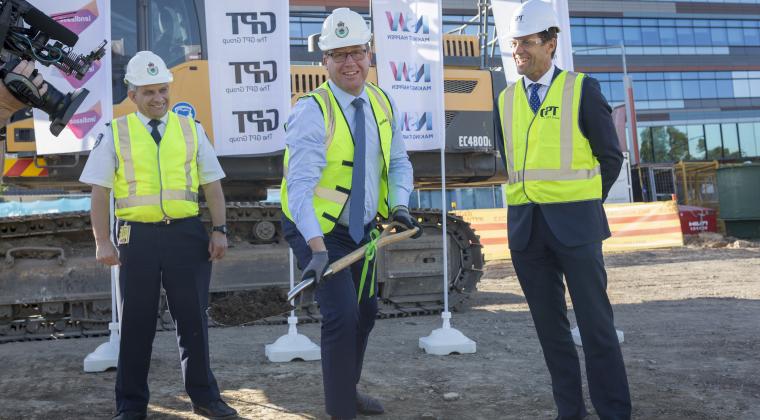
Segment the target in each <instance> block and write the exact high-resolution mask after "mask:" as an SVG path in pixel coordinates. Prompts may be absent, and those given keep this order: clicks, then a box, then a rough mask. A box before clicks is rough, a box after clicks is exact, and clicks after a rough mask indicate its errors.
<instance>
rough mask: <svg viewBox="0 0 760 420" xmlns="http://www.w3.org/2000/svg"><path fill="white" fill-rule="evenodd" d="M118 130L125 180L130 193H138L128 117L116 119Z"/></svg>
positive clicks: (131, 194)
mask: <svg viewBox="0 0 760 420" xmlns="http://www.w3.org/2000/svg"><path fill="white" fill-rule="evenodd" d="M116 132H117V133H118V135H119V151H120V152H121V158H122V159H123V160H124V180H125V181H127V186H128V188H129V195H130V196H133V195H135V194H137V180H136V179H135V163H134V160H132V143H131V142H130V137H129V125H128V122H127V117H126V116H124V117H121V118H119V119H118V120H116Z"/></svg>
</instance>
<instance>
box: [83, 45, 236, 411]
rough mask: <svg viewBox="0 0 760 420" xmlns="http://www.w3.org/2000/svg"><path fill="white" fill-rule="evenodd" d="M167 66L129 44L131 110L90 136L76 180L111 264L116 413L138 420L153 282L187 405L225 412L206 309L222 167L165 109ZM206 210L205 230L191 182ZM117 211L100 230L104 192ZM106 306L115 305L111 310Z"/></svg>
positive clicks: (187, 125)
mask: <svg viewBox="0 0 760 420" xmlns="http://www.w3.org/2000/svg"><path fill="white" fill-rule="evenodd" d="M172 80H173V77H172V74H171V72H170V71H169V70H168V69H167V68H166V64H165V63H164V61H163V60H162V59H161V57H159V56H157V55H156V54H154V53H152V52H150V51H140V52H138V53H137V54H136V55H135V56H134V57H133V58H132V59H131V60H129V63H128V64H127V73H126V76H125V77H124V81H125V83H127V85H128V95H129V99H130V100H132V102H134V103H135V105H136V106H137V112H135V113H131V114H128V115H126V116H123V117H120V118H116V119H114V120H113V121H112V122H111V124H110V126H111V130H109V131H108V134H107V135H106V136H105V137H104V138H100V139H98V142H97V143H96V145H95V147H94V148H93V150H92V151H91V152H90V156H89V158H88V159H87V164H86V165H85V168H84V171H83V172H82V176H81V177H80V179H79V180H80V181H81V182H84V183H87V184H91V185H92V210H91V219H92V230H93V233H94V235H95V244H96V258H97V260H98V261H100V262H102V263H103V264H106V265H109V266H110V265H119V266H120V270H119V286H120V289H121V298H122V308H123V309H122V313H121V319H120V322H121V325H120V326H121V343H120V348H119V362H118V368H117V373H116V408H117V411H118V414H117V415H116V417H115V418H116V419H120V420H132V419H143V418H145V416H146V410H147V407H148V400H149V396H150V395H149V391H148V370H149V368H150V357H151V349H152V344H153V337H154V336H155V332H156V313H157V312H158V302H159V294H160V290H161V287H163V288H164V290H166V296H167V300H168V303H169V310H170V312H171V315H172V318H173V319H174V323H175V326H176V328H177V343H178V345H179V350H180V357H181V361H182V377H183V379H184V382H185V390H186V391H187V393H188V395H189V396H190V399H191V401H192V408H193V412H194V413H196V414H199V415H202V416H205V417H208V418H215V419H222V418H224V419H226V418H234V417H236V415H237V412H236V411H235V410H234V409H233V408H231V407H230V406H228V405H227V404H226V403H225V402H224V401H222V399H221V396H220V394H219V387H218V386H217V383H216V379H215V378H214V375H213V373H212V372H211V366H210V362H209V354H208V331H207V325H208V324H207V322H208V321H207V316H206V308H207V306H208V290H209V282H210V279H211V263H212V261H214V260H219V259H221V258H222V257H223V256H224V254H225V251H226V249H227V237H226V233H227V230H226V226H225V202H224V194H223V192H222V186H221V182H220V179H222V178H223V177H224V172H223V171H222V168H221V166H220V165H219V162H218V160H217V158H216V153H215V152H214V149H213V146H211V143H210V142H209V140H208V138H207V137H206V134H205V132H204V130H203V127H201V125H200V123H196V122H195V121H193V120H192V118H189V117H185V116H181V115H178V114H175V113H174V112H171V111H169V83H171V82H172ZM199 187H202V188H203V192H204V196H205V197H206V202H207V204H208V207H209V211H210V213H211V220H212V223H213V226H214V227H213V230H212V233H211V237H210V238H209V236H208V233H207V232H206V229H205V228H204V226H203V224H202V223H201V220H200V218H199V217H198V215H199V211H198V189H199ZM111 189H113V196H114V199H115V215H116V217H117V219H118V222H117V224H116V229H115V230H116V232H115V233H116V234H115V238H113V239H114V240H115V241H116V243H117V244H118V250H117V248H116V247H115V246H114V244H113V242H112V238H111V237H110V236H109V194H110V191H111ZM113 310H115V308H113Z"/></svg>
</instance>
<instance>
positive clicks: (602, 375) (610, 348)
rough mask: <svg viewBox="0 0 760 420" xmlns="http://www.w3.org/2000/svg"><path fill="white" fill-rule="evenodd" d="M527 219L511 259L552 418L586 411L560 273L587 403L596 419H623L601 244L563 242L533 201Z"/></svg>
mask: <svg viewBox="0 0 760 420" xmlns="http://www.w3.org/2000/svg"><path fill="white" fill-rule="evenodd" d="M532 223H533V226H532V230H531V237H530V242H529V243H528V247H527V248H526V249H524V250H522V251H514V250H513V251H512V264H513V265H514V267H515V271H516V273H517V278H518V279H519V281H520V286H522V290H523V292H524V293H525V298H526V299H527V300H528V306H529V307H530V313H531V315H532V316H533V322H534V324H535V325H536V332H537V333H538V339H539V341H540V343H541V348H542V349H543V351H544V358H545V360H546V365H547V367H548V368H549V373H550V375H551V378H552V390H553V393H554V401H555V402H556V404H557V409H558V411H559V416H558V419H581V418H583V417H584V416H586V415H587V412H586V407H585V404H584V402H583V394H582V390H581V389H582V388H581V370H580V363H579V361H578V353H577V352H576V350H575V345H574V344H573V339H572V336H571V333H570V323H569V322H568V319H567V306H566V304H565V286H564V284H563V282H562V276H563V274H564V277H565V281H566V282H567V288H568V290H569V291H570V298H571V299H572V302H573V309H574V311H575V318H576V320H577V322H578V328H579V329H580V333H581V340H582V342H583V351H584V354H585V358H586V375H587V377H588V383H589V392H590V393H591V402H592V403H593V404H594V408H595V409H596V412H597V414H598V415H599V417H600V418H601V419H604V420H607V419H629V418H630V417H631V397H630V394H629V391H628V379H627V377H626V373H625V365H624V364H623V355H622V353H621V351H620V344H619V343H618V339H617V335H616V333H615V326H614V322H613V315H612V306H611V305H610V302H609V299H608V297H607V290H606V289H607V273H606V271H605V269H604V259H603V257H602V243H601V242H593V243H590V244H586V245H581V246H576V247H567V246H565V245H563V244H562V243H560V242H559V241H558V240H557V238H556V237H555V236H554V234H552V232H551V230H550V229H549V226H548V225H547V224H546V220H545V219H544V217H543V215H542V214H541V210H540V208H539V207H538V206H536V210H535V214H534V215H533V222H532Z"/></svg>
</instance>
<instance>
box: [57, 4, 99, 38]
mask: <svg viewBox="0 0 760 420" xmlns="http://www.w3.org/2000/svg"><path fill="white" fill-rule="evenodd" d="M50 17H51V18H53V20H55V21H56V22H58V23H60V24H61V25H63V26H65V27H66V29H68V30H70V31H71V32H74V33H75V34H77V35H79V34H81V33H82V32H83V31H84V30H85V29H87V27H88V26H90V25H92V23H93V22H95V20H97V19H98V2H97V0H92V1H91V2H89V3H87V5H86V6H84V7H83V8H81V9H79V10H75V11H73V12H63V13H56V14H53V15H50Z"/></svg>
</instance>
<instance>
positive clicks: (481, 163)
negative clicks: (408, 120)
mask: <svg viewBox="0 0 760 420" xmlns="http://www.w3.org/2000/svg"><path fill="white" fill-rule="evenodd" d="M111 4H112V6H111V7H112V10H111V23H112V40H111V52H112V63H113V97H114V105H113V111H114V117H119V116H122V115H125V114H127V113H130V112H134V111H135V110H136V109H135V106H134V105H133V104H132V103H131V102H130V101H129V99H128V98H127V97H126V88H125V87H124V85H123V83H122V80H123V76H124V68H125V65H126V62H127V61H128V60H129V58H130V57H131V56H132V55H134V53H135V52H137V51H139V50H152V51H153V52H155V53H157V54H158V55H160V56H161V57H162V58H163V59H164V60H165V61H166V63H167V65H168V66H170V67H171V70H172V72H173V75H174V82H173V84H172V86H171V89H172V95H171V103H172V105H174V104H177V106H175V107H174V109H175V111H176V112H180V113H181V112H182V111H183V109H182V107H183V106H185V107H186V105H187V104H192V107H193V108H194V118H195V119H197V120H198V121H200V122H201V123H202V124H203V126H204V128H205V129H206V132H207V133H209V136H212V135H213V128H212V120H211V109H210V108H211V105H210V99H211V96H210V95H212V94H213V93H212V92H210V90H209V76H208V74H209V72H208V62H207V61H206V58H207V55H206V42H205V34H204V30H203V28H204V25H203V22H204V20H203V10H204V2H203V0H184V1H158V0H153V1H147V0H120V1H118V2H112V3H111ZM326 15H327V12H324V13H322V12H320V13H316V12H313V11H299V10H298V9H297V8H293V7H291V15H290V19H291V63H292V65H291V68H290V81H291V92H292V101H293V102H295V101H296V100H297V99H298V98H299V97H300V96H302V95H303V94H305V93H307V92H309V91H311V90H312V89H314V88H316V87H317V86H319V85H320V84H321V83H322V82H323V81H325V79H326V77H327V72H326V70H325V69H324V68H323V67H322V66H321V65H319V62H320V61H321V55H320V53H319V52H316V51H310V49H309V48H308V45H307V44H308V42H309V41H308V40H307V39H305V37H294V36H293V33H294V30H293V26H294V25H296V24H297V25H299V27H303V30H308V29H309V28H313V27H314V23H315V22H321V20H322V19H323V18H324V17H325V16H326ZM156 23H157V24H156ZM317 30H318V29H317ZM443 49H444V78H445V81H444V89H445V111H446V146H445V161H446V183H447V187H450V188H457V187H473V186H486V185H496V184H502V183H504V182H505V174H504V171H503V169H502V168H501V164H500V163H499V160H500V157H499V156H498V149H497V148H496V146H495V144H494V141H493V139H494V127H493V112H494V109H493V103H494V101H493V99H494V95H495V94H497V93H498V92H500V91H501V89H502V88H503V83H504V82H503V77H495V76H494V73H493V72H492V71H490V70H488V69H486V68H484V67H483V65H482V60H481V45H480V42H479V38H478V37H477V36H471V35H461V34H446V35H445V36H444V39H443ZM369 80H370V81H372V82H376V81H377V75H376V71H375V68H374V67H373V68H371V70H370V75H369ZM22 114H23V111H22ZM23 116H24V115H22V117H23ZM29 116H30V113H27V114H26V118H21V119H18V120H17V121H15V122H13V123H11V124H9V125H8V126H7V131H6V139H5V142H3V155H2V158H3V159H4V161H5V162H4V164H3V165H0V166H2V167H3V168H4V173H3V175H4V176H3V178H2V184H3V186H4V188H6V189H7V190H13V191H23V192H25V193H39V194H43V193H54V194H59V195H60V194H66V195H72V196H74V194H86V193H88V186H87V185H83V184H81V183H79V182H78V178H79V175H80V174H81V172H82V169H83V167H84V164H85V162H86V161H87V152H84V153H75V154H60V155H44V156H42V155H38V154H37V153H36V148H35V141H34V129H33V120H32V118H29ZM211 140H212V141H213V138H211ZM410 159H411V161H412V165H413V167H414V181H415V188H416V189H421V190H424V189H433V188H440V185H441V178H440V155H439V152H438V151H430V152H410ZM220 162H221V164H222V167H223V169H224V171H225V173H226V175H227V176H226V178H225V179H224V180H223V187H224V191H225V196H226V200H227V203H226V205H227V221H228V227H229V234H228V238H229V242H230V248H229V250H228V252H227V255H226V256H225V258H224V260H223V261H221V262H218V263H215V265H214V268H213V274H212V282H211V305H212V306H213V305H214V302H215V301H218V300H219V299H224V298H226V297H229V296H231V295H235V294H240V293H244V292H245V293H248V292H251V291H256V290H265V289H268V288H271V287H277V288H281V289H283V290H287V289H288V286H289V264H290V262H289V257H288V248H287V243H286V241H285V240H284V238H283V237H282V229H281V226H280V219H281V210H280V206H279V203H277V202H272V201H267V196H268V195H267V192H268V191H270V192H271V191H273V190H275V189H276V188H278V187H279V184H280V180H281V178H282V152H278V153H274V154H262V155H253V156H245V157H227V156H225V157H220ZM201 207H202V215H201V216H202V218H203V219H204V220H205V221H206V222H209V221H210V218H209V216H208V213H207V210H206V209H205V208H204V207H203V204H201ZM411 207H414V203H411ZM412 213H413V215H414V216H415V217H417V218H418V220H420V222H421V224H422V225H423V227H424V232H425V233H424V235H423V236H422V237H421V238H419V239H416V240H413V241H411V240H409V241H403V242H401V243H399V244H396V245H394V246H392V247H389V248H386V249H382V250H381V251H379V252H378V255H377V259H378V260H377V261H378V263H377V279H378V284H379V298H380V305H379V306H380V310H379V315H378V316H379V317H396V316H410V315H420V314H432V313H437V312H439V311H441V310H442V309H443V302H442V300H443V287H444V286H443V284H442V276H443V270H444V268H443V267H442V260H443V249H444V248H443V243H442V224H443V223H446V227H447V235H448V267H446V270H448V279H449V284H448V290H449V296H450V298H449V304H450V307H451V308H452V309H453V310H463V309H464V308H465V307H466V302H467V298H468V296H469V295H470V294H471V293H472V292H473V291H475V290H476V288H477V283H478V281H479V280H480V278H481V275H482V270H483V266H484V260H483V255H482V252H481V245H480V243H479V238H478V236H477V234H476V232H475V231H474V230H473V229H472V228H471V226H470V225H469V224H468V223H466V222H465V221H464V220H463V219H461V218H460V217H457V216H456V215H454V214H448V215H447V216H446V218H445V220H444V218H443V215H442V213H441V211H440V210H436V209H413V210H412ZM0 254H2V255H3V256H4V258H5V263H3V264H0V343H2V342H8V341H18V340H29V339H45V338H50V337H80V336H93V335H102V334H105V333H107V329H108V322H109V321H110V320H111V297H110V296H111V286H110V281H109V278H110V271H109V270H108V269H107V268H106V267H104V266H102V265H99V264H98V263H97V262H96V261H95V258H94V254H95V252H94V241H93V239H92V233H91V225H90V220H89V214H88V213H87V212H84V211H81V212H62V213H54V214H44V215H29V216H18V217H5V218H0ZM302 316H305V317H308V316H310V315H309V312H308V311H305V313H304V314H302ZM315 318H316V319H318V318H317V317H316V316H315ZM272 322H284V318H282V319H279V320H277V319H275V320H273V321H272ZM171 324H172V323H171V318H170V315H169V314H168V311H167V310H166V302H165V301H164V302H162V305H161V310H160V311H159V313H158V314H157V325H158V327H159V328H161V327H166V328H171Z"/></svg>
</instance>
